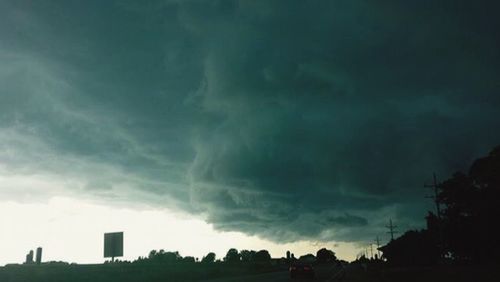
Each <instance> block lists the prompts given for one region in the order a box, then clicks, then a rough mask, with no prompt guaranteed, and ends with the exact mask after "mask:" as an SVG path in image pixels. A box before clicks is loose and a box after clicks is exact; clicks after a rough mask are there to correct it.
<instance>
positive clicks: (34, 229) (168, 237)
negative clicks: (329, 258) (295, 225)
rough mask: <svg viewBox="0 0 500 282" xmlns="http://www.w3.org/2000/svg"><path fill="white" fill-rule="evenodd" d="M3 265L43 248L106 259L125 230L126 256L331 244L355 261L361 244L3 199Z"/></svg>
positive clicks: (68, 202) (60, 257) (53, 257)
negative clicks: (110, 236)
mask: <svg viewBox="0 0 500 282" xmlns="http://www.w3.org/2000/svg"><path fill="white" fill-rule="evenodd" d="M0 222H1V223H2V226H3V228H2V231H1V232H0V265H5V264H9V263H23V262H24V260H25V256H26V254H27V253H28V252H29V250H34V251H35V250H36V248H37V247H42V248H43V257H42V261H44V262H47V261H66V262H70V263H71V262H75V263H83V264H86V263H102V262H104V261H105V259H104V258H103V240H104V239H103V237H104V233H105V232H115V231H123V232H124V256H123V257H121V258H119V259H123V260H131V261H132V260H135V259H137V258H138V257H139V256H147V255H148V253H149V251H151V250H153V249H156V250H159V249H164V250H166V251H179V253H180V254H181V255H182V256H194V257H197V258H199V259H201V258H202V257H203V256H204V255H206V254H207V253H208V252H214V253H216V255H217V258H222V257H223V256H224V255H225V254H226V252H227V250H228V249H229V248H236V249H238V250H243V249H248V250H261V249H266V250H268V251H269V252H270V254H271V256H272V257H283V256H285V253H286V251H287V250H290V251H291V252H292V253H294V254H295V255H296V256H297V257H298V256H301V255H303V254H307V253H313V254H315V252H316V251H317V250H318V249H320V248H322V247H326V248H328V249H332V250H334V251H335V253H336V254H337V257H339V258H341V259H345V260H352V259H354V257H355V255H354V254H355V253H356V247H355V245H354V244H349V243H341V244H335V243H325V244H322V243H317V242H312V241H299V242H294V243H287V244H278V243H274V242H270V241H268V240H263V239H260V238H258V237H256V236H248V235H245V234H243V233H239V232H218V231H215V230H214V229H213V228H212V226H211V225H210V224H207V223H206V222H204V221H203V220H200V219H196V218H193V217H192V216H189V215H186V214H182V213H178V212H173V211H169V210H166V209H161V210H160V209H150V210H132V209H128V208H114V207H107V206H103V205H98V204H95V203H92V202H90V201H82V200H81V199H74V198H69V197H59V196H56V197H52V198H50V199H49V200H48V201H47V202H45V203H19V202H15V201H6V202H1V203H0Z"/></svg>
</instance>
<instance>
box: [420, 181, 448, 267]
mask: <svg viewBox="0 0 500 282" xmlns="http://www.w3.org/2000/svg"><path fill="white" fill-rule="evenodd" d="M432 176H433V180H434V183H433V184H432V185H424V187H425V188H431V189H433V192H434V195H433V196H426V198H429V199H432V200H433V201H434V203H435V204H436V213H437V214H436V217H437V229H438V230H437V232H438V238H437V240H438V242H437V247H438V250H439V256H440V258H441V259H442V258H443V248H444V247H443V241H444V240H443V226H442V223H441V203H440V202H439V198H438V196H439V188H440V185H439V183H438V182H437V179H436V173H433V174H432Z"/></svg>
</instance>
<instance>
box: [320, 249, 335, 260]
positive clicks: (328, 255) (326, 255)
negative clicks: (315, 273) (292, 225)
mask: <svg viewBox="0 0 500 282" xmlns="http://www.w3.org/2000/svg"><path fill="white" fill-rule="evenodd" d="M316 260H317V262H318V263H325V262H334V261H336V260H337V257H336V256H335V252H333V251H331V250H328V249H326V248H322V249H320V250H318V251H317V252H316Z"/></svg>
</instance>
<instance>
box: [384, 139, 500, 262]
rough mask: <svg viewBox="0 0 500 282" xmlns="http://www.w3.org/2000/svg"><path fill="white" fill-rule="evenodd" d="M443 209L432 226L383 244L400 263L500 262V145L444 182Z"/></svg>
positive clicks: (440, 198) (440, 188)
mask: <svg viewBox="0 0 500 282" xmlns="http://www.w3.org/2000/svg"><path fill="white" fill-rule="evenodd" d="M437 189H438V196H437V199H436V200H437V203H438V205H439V207H440V212H439V214H436V213H433V212H429V213H428V215H427V217H426V219H427V228H426V229H423V230H420V231H408V232H406V233H405V234H403V235H402V236H401V237H399V238H397V239H395V240H393V241H391V242H389V243H388V244H387V245H385V246H383V247H381V248H380V249H381V251H383V254H384V257H385V258H386V259H387V261H388V262H389V263H391V264H394V265H432V264H437V263H457V264H458V263H460V264H463V263H467V264H485V263H498V262H500V256H499V255H498V254H499V251H500V242H499V238H500V228H498V227H497V226H496V222H497V221H498V219H499V218H500V146H497V147H496V148H495V149H493V150H492V151H491V152H490V153H489V155H488V156H486V157H483V158H479V159H477V160H475V161H474V162H473V163H472V165H471V166H470V168H469V170H468V172H456V173H455V174H453V176H452V177H450V178H449V179H447V180H445V181H443V182H442V183H439V184H438V187H437Z"/></svg>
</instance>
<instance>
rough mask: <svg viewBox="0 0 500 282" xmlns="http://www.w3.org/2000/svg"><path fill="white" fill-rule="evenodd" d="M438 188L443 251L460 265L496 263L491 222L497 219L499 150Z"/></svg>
mask: <svg viewBox="0 0 500 282" xmlns="http://www.w3.org/2000/svg"><path fill="white" fill-rule="evenodd" d="M440 188H441V192H440V194H439V201H440V202H441V203H442V204H443V205H444V210H443V213H442V222H441V224H442V228H443V247H444V250H443V251H444V252H446V253H449V254H451V258H452V259H454V260H459V261H470V262H485V261H491V260H495V261H499V258H498V256H497V255H496V254H497V253H498V252H499V251H500V243H499V242H498V238H499V237H500V231H498V228H496V226H494V224H492V223H493V222H492V219H497V218H499V217H500V200H499V199H500V146H498V147H496V148H494V149H493V150H492V151H491V152H490V154H489V155H488V156H486V157H483V158H479V159H477V160H476V161H474V163H473V164H472V166H471V167H470V170H469V173H468V174H465V173H462V172H457V173H455V174H454V175H453V177H452V178H450V179H448V180H446V181H444V182H443V183H442V184H441V187H440Z"/></svg>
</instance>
